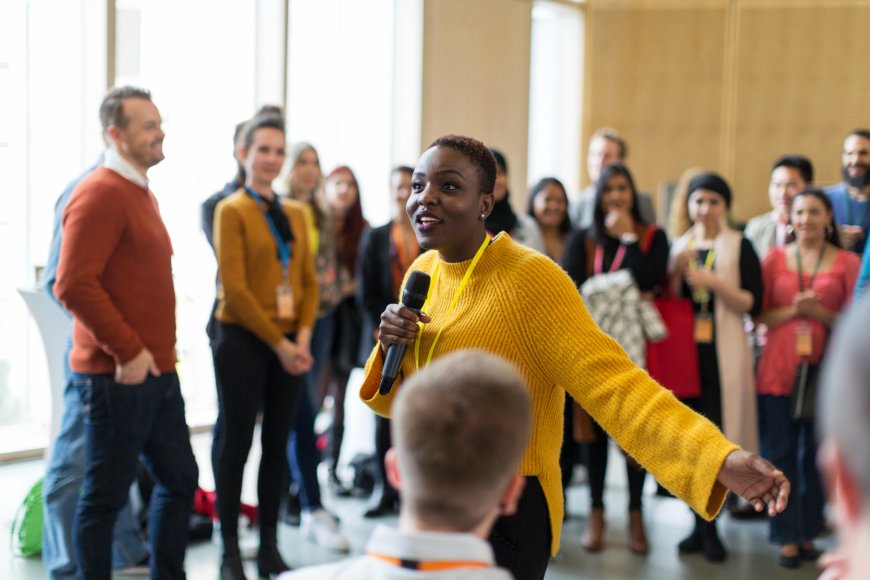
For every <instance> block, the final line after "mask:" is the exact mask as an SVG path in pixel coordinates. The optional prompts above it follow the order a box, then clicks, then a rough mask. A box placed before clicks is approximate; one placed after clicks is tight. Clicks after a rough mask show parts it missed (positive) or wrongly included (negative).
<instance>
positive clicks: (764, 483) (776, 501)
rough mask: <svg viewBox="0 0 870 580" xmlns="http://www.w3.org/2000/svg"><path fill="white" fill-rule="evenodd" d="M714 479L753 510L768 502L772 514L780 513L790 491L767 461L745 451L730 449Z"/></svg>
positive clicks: (768, 508) (789, 485) (779, 473)
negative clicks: (748, 504) (743, 500)
mask: <svg viewBox="0 0 870 580" xmlns="http://www.w3.org/2000/svg"><path fill="white" fill-rule="evenodd" d="M716 479H717V480H718V481H719V483H721V484H722V485H724V486H725V487H727V488H728V489H730V490H731V491H733V492H734V493H736V494H737V495H739V496H740V497H742V498H743V499H745V500H746V501H748V502H749V503H750V504H752V506H753V507H755V511H758V512H760V511H762V510H763V509H764V507H765V506H767V513H768V514H769V515H770V516H771V517H773V516H775V515H776V514H779V513H782V512H783V511H784V510H785V508H786V506H787V505H788V494H789V492H790V491H791V484H790V483H789V481H788V479H786V477H785V475H784V474H783V473H782V471H780V470H778V469H777V468H776V467H774V466H773V465H772V464H771V463H770V462H769V461H767V460H766V459H762V458H761V457H759V456H758V455H755V454H753V453H749V452H748V451H743V450H742V449H740V450H737V451H732V452H731V453H730V454H729V455H728V457H726V458H725V462H724V463H722V468H721V469H720V470H719V475H718V476H717V478H716Z"/></svg>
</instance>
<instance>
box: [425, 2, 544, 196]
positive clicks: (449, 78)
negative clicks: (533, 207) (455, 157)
mask: <svg viewBox="0 0 870 580" xmlns="http://www.w3.org/2000/svg"><path fill="white" fill-rule="evenodd" d="M531 30H532V3H531V0H426V3H425V6H424V38H423V99H422V101H423V103H422V108H423V114H422V125H423V128H422V132H421V136H422V143H421V149H422V148H423V147H425V146H426V145H427V144H428V143H429V142H430V141H431V140H432V139H434V138H435V137H438V136H440V135H443V134H446V133H460V134H464V135H471V136H473V137H475V138H477V139H481V140H482V141H484V142H485V143H486V144H487V145H490V146H494V147H498V148H499V149H501V150H502V151H503V152H504V153H505V155H506V156H507V159H508V162H509V164H510V167H509V169H510V185H511V191H512V192H514V195H513V196H512V201H513V202H514V205H515V207H518V208H519V207H521V206H522V199H521V198H522V197H523V196H524V194H525V184H526V158H527V151H528V125H529V59H530V54H531ZM514 198H517V199H514Z"/></svg>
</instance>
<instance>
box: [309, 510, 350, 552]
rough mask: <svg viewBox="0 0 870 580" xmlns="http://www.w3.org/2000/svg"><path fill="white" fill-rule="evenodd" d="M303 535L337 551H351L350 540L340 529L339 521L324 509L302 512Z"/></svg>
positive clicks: (319, 544)
mask: <svg viewBox="0 0 870 580" xmlns="http://www.w3.org/2000/svg"><path fill="white" fill-rule="evenodd" d="M299 531H300V532H301V533H302V537H303V538H305V539H306V540H308V541H311V542H314V543H315V544H317V545H318V546H323V547H324V548H328V549H330V550H335V551H337V552H349V551H350V542H348V541H347V538H345V537H344V534H342V533H341V530H339V529H338V523H337V522H336V521H335V518H333V517H332V516H331V515H329V513H328V512H327V511H326V510H324V509H318V510H314V511H305V512H302V523H301V525H300V527H299Z"/></svg>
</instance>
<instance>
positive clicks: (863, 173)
mask: <svg viewBox="0 0 870 580" xmlns="http://www.w3.org/2000/svg"><path fill="white" fill-rule="evenodd" d="M842 173H843V179H844V180H845V181H846V183H848V184H849V185H851V186H852V187H858V188H864V187H866V186H867V185H870V140H868V139H865V138H864V137H862V136H861V135H849V136H848V137H847V138H846V141H845V143H843V170H842Z"/></svg>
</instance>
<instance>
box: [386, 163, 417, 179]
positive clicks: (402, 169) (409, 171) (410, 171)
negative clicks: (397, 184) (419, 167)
mask: <svg viewBox="0 0 870 580" xmlns="http://www.w3.org/2000/svg"><path fill="white" fill-rule="evenodd" d="M397 173H403V174H405V175H414V168H413V167H408V166H407V165H396V166H395V167H393V170H392V171H390V177H392V176H394V175H395V174H397Z"/></svg>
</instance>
